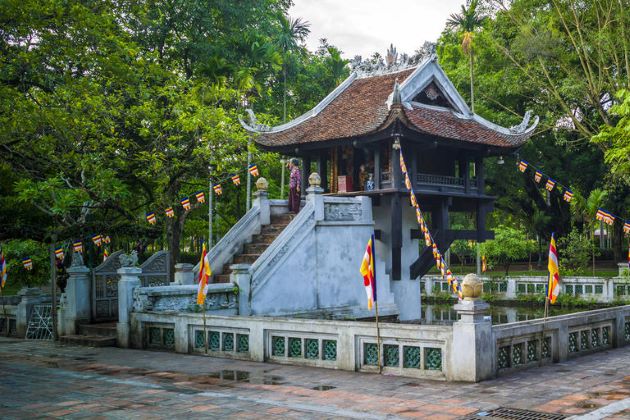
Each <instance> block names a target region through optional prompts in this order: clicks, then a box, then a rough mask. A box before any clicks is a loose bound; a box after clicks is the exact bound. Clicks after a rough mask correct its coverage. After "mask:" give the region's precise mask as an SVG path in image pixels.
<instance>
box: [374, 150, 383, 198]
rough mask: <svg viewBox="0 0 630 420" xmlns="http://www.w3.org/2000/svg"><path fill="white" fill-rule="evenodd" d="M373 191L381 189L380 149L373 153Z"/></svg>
mask: <svg viewBox="0 0 630 420" xmlns="http://www.w3.org/2000/svg"><path fill="white" fill-rule="evenodd" d="M374 189H375V190H380V189H381V148H380V147H377V148H376V150H375V151H374Z"/></svg>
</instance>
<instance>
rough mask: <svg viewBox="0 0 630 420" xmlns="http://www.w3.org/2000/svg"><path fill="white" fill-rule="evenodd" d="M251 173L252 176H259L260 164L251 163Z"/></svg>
mask: <svg viewBox="0 0 630 420" xmlns="http://www.w3.org/2000/svg"><path fill="white" fill-rule="evenodd" d="M248 170H249V173H250V174H252V176H258V175H259V173H258V166H256V165H249V169H248Z"/></svg>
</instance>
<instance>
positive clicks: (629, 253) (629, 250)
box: [5, 244, 630, 276]
mask: <svg viewBox="0 0 630 420" xmlns="http://www.w3.org/2000/svg"><path fill="white" fill-rule="evenodd" d="M628 268H630V244H628ZM5 276H6V274H5Z"/></svg>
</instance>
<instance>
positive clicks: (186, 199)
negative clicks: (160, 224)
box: [180, 197, 190, 211]
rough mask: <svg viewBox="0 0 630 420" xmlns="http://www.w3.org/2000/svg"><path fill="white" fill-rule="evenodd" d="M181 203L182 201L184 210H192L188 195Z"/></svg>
mask: <svg viewBox="0 0 630 420" xmlns="http://www.w3.org/2000/svg"><path fill="white" fill-rule="evenodd" d="M180 203H182V207H184V210H186V211H188V210H190V200H189V199H188V197H186V198H182V199H181V201H180Z"/></svg>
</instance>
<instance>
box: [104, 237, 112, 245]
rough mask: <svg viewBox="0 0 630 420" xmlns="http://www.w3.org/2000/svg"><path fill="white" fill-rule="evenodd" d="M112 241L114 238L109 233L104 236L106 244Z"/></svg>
mask: <svg viewBox="0 0 630 420" xmlns="http://www.w3.org/2000/svg"><path fill="white" fill-rule="evenodd" d="M111 242H112V239H111V238H110V237H109V235H105V236H103V243H104V244H109V243H111Z"/></svg>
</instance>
